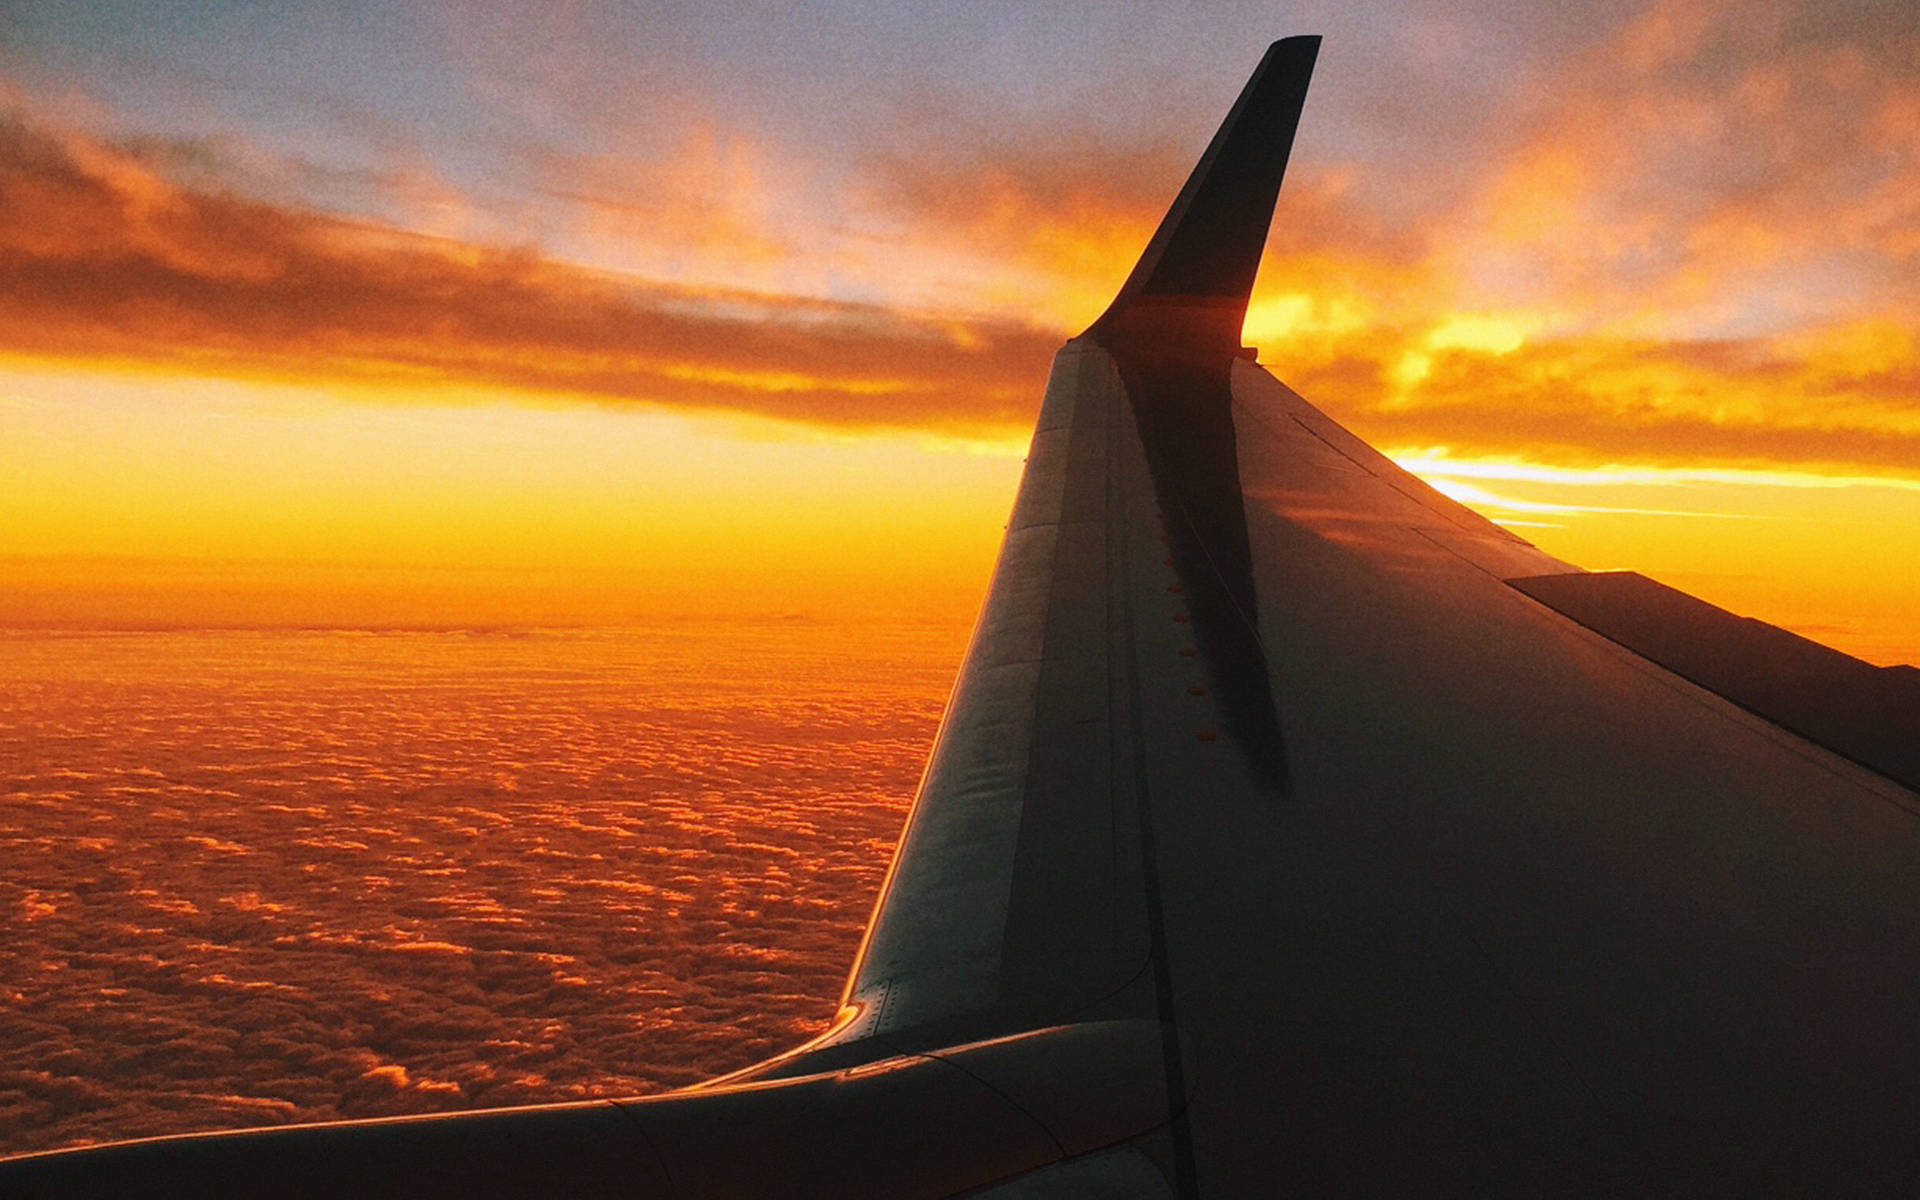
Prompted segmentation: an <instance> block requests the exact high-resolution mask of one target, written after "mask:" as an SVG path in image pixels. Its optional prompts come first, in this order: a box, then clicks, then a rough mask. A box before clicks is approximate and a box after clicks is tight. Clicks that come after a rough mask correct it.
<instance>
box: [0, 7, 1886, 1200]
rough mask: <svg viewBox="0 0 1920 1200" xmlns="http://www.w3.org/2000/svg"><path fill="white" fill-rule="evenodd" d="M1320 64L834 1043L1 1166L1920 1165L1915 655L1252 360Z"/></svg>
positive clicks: (1061, 543)
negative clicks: (1807, 614)
mask: <svg viewBox="0 0 1920 1200" xmlns="http://www.w3.org/2000/svg"><path fill="white" fill-rule="evenodd" d="M1317 49H1318V39H1315V38H1292V39H1287V40H1285V41H1282V42H1278V43H1276V44H1275V45H1274V46H1273V47H1272V48H1271V49H1270V50H1269V52H1268V53H1267V56H1266V57H1265V59H1264V60H1263V61H1262V62H1261V64H1260V67H1259V69H1258V70H1256V72H1255V73H1254V76H1253V78H1252V79H1251V80H1250V81H1249V83H1248V85H1247V87H1246V89H1245V91H1244V92H1243V93H1242V94H1241V96H1240V99H1239V101H1238V102H1237V103H1236V104H1235V106H1234V108H1233V110H1232V112H1231V113H1230V114H1229V115H1228V117H1227V120H1226V122H1225V124H1224V125H1223V126H1222V127H1221V129H1220V132H1219V133H1218V134H1217V135H1216V137H1215V138H1214V140H1213V142H1212V144H1211V145H1210V146H1209V147H1208V149H1207V151H1206V154H1205V155H1204V156H1203V157H1202V159H1201V160H1200V163H1199V165H1198V166H1197V167H1196V168H1195V170H1194V173H1193V176H1192V177H1191V178H1190V179H1189V180H1188V182H1187V184H1186V186H1185V188H1184V189H1183V190H1182V191H1181V193H1180V195H1179V198H1178V199H1177V200H1176V201H1175V203H1174V205H1173V207H1172V209H1171V210H1170V211H1169V213H1168V215H1167V218H1166V220H1165V221H1164V222H1163V224H1162V225H1161V227H1160V230H1159V231H1158V232H1157V233H1156V234H1155V235H1154V238H1153V240H1152V242H1151V243H1150V244H1149V246H1148V248H1147V251H1146V254H1145V255H1144V256H1143V258H1142V259H1141V262H1140V264H1139V266H1138V267H1137V268H1136V269H1135V270H1134V272H1133V274H1132V275H1131V276H1130V277H1129V279H1128V280H1127V282H1126V284H1125V285H1124V287H1123V288H1122V290H1121V292H1120V294H1119V295H1118V297H1117V298H1116V299H1115V301H1114V303H1113V306H1112V307H1111V308H1110V309H1109V310H1108V311H1107V313H1106V314H1105V315H1103V316H1102V317H1101V318H1100V320H1099V321H1098V322H1097V323H1096V324H1095V325H1094V326H1093V327H1092V328H1091V329H1089V330H1088V331H1087V332H1086V333H1085V334H1083V335H1081V336H1080V337H1077V338H1075V339H1073V340H1072V341H1070V342H1068V343H1067V345H1066V346H1065V348H1063V349H1062V350H1061V351H1060V354H1059V356H1058V357H1057V359H1056V360H1055V363H1054V367H1053V373H1052V377H1051V379H1050V380H1049V383H1048V386H1047V392H1046V398H1045V401H1044V403H1043V405H1042V408H1041V413H1040V419H1039V423H1038V427H1037V430H1036V432H1035V434H1034V439H1033V445H1032V451H1031V454H1030V457H1029V460H1028V464H1027V470H1026V474H1025V476H1024V478H1023V480H1022V483H1021V486H1020V491H1019V496H1018V500H1017V502H1016V504H1015V507H1014V510H1013V514H1012V518H1011V520H1010V522H1009V525H1008V530H1007V535H1006V541H1005V545H1004V548H1003V550H1002V553H1001V557H1000V561H999V564H998V566H997V567H996V570H995V575H994V580H993V584H992V587H991V589H990V592H989V596H988V600H987V603H986V607H985V610H984V612H983V613H982V616H981V618H980V622H979V625H978V627H977V629H976V631H975V634H974V638H973V643H972V646H971V648H970V649H969V651H968V653H967V657H966V661H965V665H964V668H963V670H962V673H961V676H960V679H959V682H958V684H957V686H956V688H955V691H954V695H953V700H952V703H951V705H950V707H949V711H948V713H947V716H946V719H945V722H944V724H943V726H942V728H941V731H940V734H939V737H938V740H937V742H936V745H935V748H934V751H933V755H932V758H931V760H930V762H929V764H928V767H927V772H926V776H925V778H924V781H923V783H922V786H921V789H920V793H919V796H918V798H917V800H916V802H915V805H914V808H913V811H912V814H911V817H910V818H909V821H908V825H907V829H906V832H905V835H904V836H903V838H902V841H901V844H900V848H899V851H898V854H897V857H896V859H895V862H894V864H893V869H892V871H891V872H890V874H889V877H888V881H887V884H886V887H885V889H884V891H883V893H882V896H881V898H880V901H879V904H878V906H877V908H876V910H875V913H874V917H873V921H872V924H871V926H870V928H869V931H868V935H867V938H866V941H865V943H864V945H863V947H862V949H861V952H860V955H859V959H858V961H857V963H856V964H855V966H854V969H853V972H852V976H851V978H850V980H849V982H848V987H847V993H846V997H845V1001H844V1004H843V1007H842V1009H841V1012H840V1016H839V1019H838V1020H836V1022H835V1025H834V1027H833V1029H832V1030H830V1031H829V1033H827V1034H826V1035H825V1036H824V1037H822V1038H820V1039H818V1040H816V1041H815V1042H813V1043H810V1044H809V1045H807V1046H804V1047H801V1048H799V1049H798V1050H796V1051H794V1052H792V1053H790V1054H788V1055H785V1056H782V1057H781V1058H778V1059H775V1060H773V1061H771V1062H769V1063H766V1064H763V1065H761V1066H760V1067H757V1068H753V1069H751V1070H749V1071H746V1072H742V1073H741V1074H739V1075H737V1076H733V1077H729V1078H727V1079H724V1080H720V1081H716V1082H715V1083H713V1084H709V1085H704V1086H703V1087H700V1088H696V1089H692V1090H690V1091H686V1092H681V1093H674V1094H670V1095H667V1096H662V1097H654V1098H647V1099H643V1100H638V1101H621V1102H617V1103H616V1102H603V1103H599V1104H591V1105H575V1106H559V1107H548V1108H540V1109H521V1110H505V1111H501V1112H496V1113H479V1114H466V1115H461V1116H453V1117H436V1118H427V1119H407V1120H399V1121H386V1122H369V1123H349V1124H342V1125H332V1126H315V1127H307V1128H304V1129H291V1130H273V1131H263V1132H258V1133H247V1134H240V1135H219V1136H209V1137H199V1138H184V1139H183V1138H172V1139H159V1140H154V1141H147V1142H138V1143H127V1144H123V1145H120V1146H112V1147H104V1148H96V1149H91V1150H85V1151H78V1152H69V1153H63V1154H54V1155H37V1156H31V1157H29V1158H25V1159H18V1160H13V1161H11V1162H9V1163H6V1164H0V1193H3V1194H5V1195H8V1196H15V1195H19V1196H41V1195H45V1196H56V1195H57V1196H62V1197H68V1196H77V1195H107V1194H112V1195H128V1196H132V1195H175V1194H196V1195H201V1196H215V1195H219V1196H226V1195H233V1196H239V1195H252V1194H256V1193H265V1192H268V1191H272V1192H274V1193H277V1194H281V1195H289V1196H294V1195H298V1196H321V1195H356V1196H372V1195H394V1196H399V1195H407V1196H437V1195H447V1196H454V1195H459V1196H533V1195H556V1196H558V1195H565V1196H589V1195H592V1196H599V1195H607V1196H613V1195H621V1196H648V1197H651V1196H663V1197H664V1196H675V1197H715V1198H718V1197H741V1196H776V1195H807V1196H812V1195H821V1196H825V1195H862V1196H876V1197H896V1196H898V1197H906V1196H915V1197H918V1196H929V1197H931V1196H944V1195H956V1194H967V1195H976V1196H983V1197H996V1198H1000V1200H1007V1198H1011V1197H1025V1196H1055V1195H1075V1196H1114V1197H1122V1196H1130V1197H1144V1196H1160V1197H1182V1198H1188V1197H1216V1196H1229V1197H1239V1196H1255V1195H1267V1194H1273V1193H1276V1192H1280V1191H1288V1192H1298V1193H1312V1194H1341V1195H1345V1194H1353V1193H1365V1192H1392V1193H1455V1194H1457V1193H1487V1192H1522V1193H1540V1192H1545V1191H1547V1190H1549V1189H1551V1190H1555V1191H1568V1190H1572V1191H1578V1192H1607V1193H1629V1192H1631V1193H1649V1192H1657V1193H1700V1192H1712V1193H1749V1192H1755V1191H1767V1192H1779V1191H1818V1192H1821V1193H1860V1192H1892V1191H1894V1190H1896V1189H1900V1190H1903V1191H1904V1190H1905V1188H1906V1187H1907V1186H1910V1181H1911V1179H1912V1178H1914V1177H1915V1174H1916V1171H1920V1139H1917V1138H1915V1136H1914V1130H1915V1128H1916V1127H1920V988H1916V984H1917V983H1920V872H1916V870H1915V868H1916V866H1920V836H1917V835H1920V828H1917V827H1916V820H1917V818H1916V813H1920V793H1917V792H1916V790H1915V789H1916V788H1917V787H1920V777H1917V775H1920V772H1916V771H1915V770H1914V753H1913V747H1914V746H1915V745H1916V744H1920V736H1915V737H1912V738H1909V737H1908V734H1910V733H1911V734H1916V735H1920V729H1916V724H1915V723H1916V721H1920V717H1916V715H1915V714H1916V713H1920V704H1915V703H1913V699H1914V696H1915V693H1914V692H1913V690H1912V689H1913V687H1914V685H1913V682H1912V679H1911V678H1910V677H1909V676H1907V675H1902V674H1900V673H1898V672H1894V673H1892V674H1879V673H1876V672H1879V670H1880V669H1878V668H1872V667H1869V666H1867V665H1866V664H1862V663H1857V662H1856V661H1855V660H1850V659H1845V656H1837V655H1834V654H1833V652H1830V651H1824V650H1820V652H1818V653H1809V652H1806V651H1804V649H1803V648H1800V647H1797V646H1790V645H1789V644H1788V643H1784V642H1781V641H1779V639H1778V638H1775V637H1773V636H1771V635H1770V634H1767V633H1764V632H1758V631H1763V630H1764V629H1765V628H1766V627H1760V626H1757V624H1756V623H1751V622H1749V623H1745V624H1742V623H1741V622H1740V621H1739V620H1738V619H1737V618H1733V617H1731V616H1729V615H1727V614H1719V615H1718V616H1715V615H1714V614H1716V613H1718V610H1711V611H1703V610H1707V609H1708V608H1709V606H1704V605H1699V603H1698V602H1697V601H1691V600H1690V599H1688V598H1686V597H1680V599H1679V600H1678V601H1674V600H1672V598H1671V597H1669V596H1667V595H1666V594H1665V590H1664V589H1658V585H1652V584H1650V583H1649V582H1648V581H1640V582H1639V583H1635V582H1634V581H1633V579H1637V578H1638V577H1633V579H1628V580H1626V581H1625V582H1622V577H1620V576H1614V575H1589V574H1586V573H1583V572H1579V571H1577V570H1576V569H1575V568H1573V567H1571V566H1569V565H1568V564H1565V563H1562V562H1559V561H1558V560H1556V559H1554V558H1552V557H1551V556H1549V555H1547V554H1545V553H1543V552H1542V551H1540V550H1539V549H1537V548H1535V547H1533V546H1531V545H1529V544H1528V543H1526V542H1525V541H1523V540H1521V539H1519V538H1517V537H1515V536H1514V535H1513V534H1511V533H1510V532H1508V531H1506V530H1503V529H1501V528H1500V527H1498V526H1495V525H1493V524H1491V523H1489V522H1487V521H1486V520H1484V519H1482V518H1480V517H1479V516H1477V515H1475V514H1474V513H1472V512H1470V511H1469V510H1467V509H1465V508H1462V507H1461V506H1459V505H1457V504H1455V503H1453V502H1452V501H1450V500H1447V499H1446V498H1444V497H1442V496H1440V495H1438V494H1437V493H1435V492H1434V491H1433V490H1432V489H1430V488H1428V487H1426V486H1425V485H1424V484H1422V483H1421V482H1420V481H1419V480H1417V479H1415V478H1414V477H1412V476H1411V475H1408V474H1407V473H1406V472H1404V471H1402V470H1400V469H1399V468H1397V467H1396V466H1394V465H1393V464H1392V463H1391V462H1389V461H1388V460H1386V459H1385V458H1383V457H1382V456H1381V455H1380V454H1378V453H1377V452H1375V451H1374V450H1372V449H1371V448H1370V447H1368V446H1367V445H1365V444H1364V443H1363V442H1362V441H1360V440H1359V439H1358V438H1356V437H1354V436H1353V435H1352V434H1350V433H1348V432H1347V431H1346V430H1344V429H1342V428H1341V427H1340V426H1339V425H1337V424H1335V423H1334V422H1333V421H1331V420H1330V419H1328V418H1327V417H1326V416H1325V415H1324V414H1322V413H1320V412H1319V411H1318V410H1316V409H1314V408H1313V407H1312V406H1311V405H1309V404H1308V403H1307V402H1306V401H1305V400H1303V399H1301V398H1300V397H1299V396H1298V395H1296V394H1295V393H1294V392H1293V391H1292V390H1290V389H1289V388H1287V387H1286V386H1285V385H1284V384H1283V383H1281V382H1280V381H1278V380H1277V379H1275V378H1274V377H1273V376H1272V375H1270V374H1268V373H1267V372H1266V371H1265V370H1263V369H1262V368H1261V367H1260V366H1258V365H1256V363H1255V362H1254V361H1253V356H1252V354H1251V353H1250V352H1248V351H1246V350H1245V349H1244V348H1243V347H1242V346H1241V345H1240V332H1241V321H1242V318H1243V317H1244V313H1245V308H1246V301H1247V296H1248V292H1249V290H1250V288H1251V285H1252V281H1253V276H1254V272H1255V270H1256V268H1257V266H1258V263H1259V257H1260V253H1261V248H1262V246H1263V244H1264V242H1265V238H1266V234H1267V230H1268V225H1269V222H1270V220H1271V217H1272V212H1273V205H1274V198H1275V196H1276V194H1277V192H1278V189H1279V186H1280V181H1281V176H1282V173H1283V171H1284V169H1285V165H1286V161H1287V157H1288V154H1289V152H1290V150H1291V145H1292V141H1293V134H1294V130H1295V125H1296V123H1297V121H1298V118H1299V115H1300V110H1301V105H1302V103H1303V100H1304V97H1305V93H1306V88H1307V82H1308V78H1309V76H1310V74H1311V71H1312V66H1313V62H1314V58H1315V54H1316V52H1317ZM1643 584H1645V586H1642V585H1643ZM1650 589H1651V590H1650ZM1674 595H1676V596H1677V595H1678V594H1677V593H1675V594H1674ZM1676 605H1677V607H1676ZM1690 605H1691V606H1697V607H1690ZM1729 622H1731V625H1729ZM1773 633H1775V634H1780V637H1786V638H1791V635H1786V634H1783V633H1780V631H1773ZM1796 641H1797V640H1796ZM1816 649H1817V650H1818V649H1819V648H1816ZM1816 660H1817V661H1816ZM1862 672H1865V673H1864V674H1863V673H1862ZM1809 679H1811V680H1813V681H1814V682H1813V683H1807V682H1805V681H1806V680H1809ZM1796 681H1798V682H1796ZM182 1187H187V1188H190V1189H191V1192H190V1193H183V1192H181V1191H180V1189H181V1188H182Z"/></svg>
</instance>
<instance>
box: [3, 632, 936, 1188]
mask: <svg viewBox="0 0 1920 1200" xmlns="http://www.w3.org/2000/svg"><path fill="white" fill-rule="evenodd" d="M961 635H962V634H961V631H959V630H953V629H942V630H934V631H929V630H925V629H917V628H915V629H898V630H890V629H884V628H882V629H874V628H855V627H852V626H844V627H825V626H818V625H811V624H805V623H792V622H789V623H783V624H780V625H777V626H765V627H755V626H745V625H742V626H732V627H728V626H724V625H705V626H701V625H692V626H689V625H680V626H676V627H673V628H663V629H658V630H653V631H625V632H618V633H614V632H600V633H554V634H540V633H530V634H521V635H515V636H509V635H505V634H493V635H468V634H458V633H455V634H420V633H389V634H379V633H333V634H325V633H305V634H303V633H280V634H260V635H236V634H232V633H211V634H207V633H194V632H182V633H171V634H152V635H86V636H60V635H18V634H16V635H10V636H8V637H7V638H6V645H5V650H6V653H5V654H4V655H3V656H0V663H3V664H4V665H3V666H0V683H3V684H4V687H0V696H4V699H3V700H0V758H4V760H5V761H6V762H8V763H9V770H8V773H7V782H6V784H5V785H4V786H5V790H4V792H0V799H3V800H4V814H5V816H4V819H0V862H4V863H5V864H6V870H5V871H4V872H0V911H3V912H5V913H6V920H7V928H8V936H7V938H6V940H5V944H4V946H0V967H3V968H4V969H3V970H0V979H4V983H0V1042H4V1044H5V1045H6V1046H8V1048H9V1054H8V1057H7V1062H6V1063H5V1064H4V1065H0V1129H3V1130H5V1131H6V1132H5V1135H4V1138H0V1153H9V1152H19V1151H25V1150H32V1149H41V1148H50V1147H54V1146H60V1145H70V1144H76V1143H80V1142H88V1141H100V1140H107V1139H113V1138H125V1137H135V1136H141V1135H148V1134H158V1133H167V1132H182V1131H188V1130H194V1129H201V1128H232V1127H239V1126H246V1125H261V1124H277V1123H283V1122H288V1121H297V1120H320V1119H328V1118H334V1117H357V1116H377V1115H384V1114H391V1113H406V1112H432V1111H442V1110H451V1109H463V1108H473V1107H480V1106H484V1105H502V1104H514V1103H526V1102H535V1101H549V1100H567V1099H577V1098H582V1097H589V1096H605V1095H620V1094H633V1093H640V1092H646V1091H652V1090H657V1089H660V1088H664V1087H669V1086H674V1085H679V1084H685V1083H691V1082H694V1081H696V1080H699V1079H702V1078H705V1077H707V1076H710V1075H712V1074H716V1073H719V1072H723V1071H726V1070H730V1069H733V1068H737V1067H741V1066H745V1065H747V1064H749V1063H751V1062H754V1061H756V1060H758V1059H759V1058H762V1057H765V1056H767V1055H770V1054H772V1053H774V1052H777V1051H779V1050H783V1049H786V1048H787V1047H789V1046H791V1045H793V1044H796V1043H797V1042H798V1041H800V1040H802V1039H804V1038H805V1037H806V1036H808V1035H810V1034H812V1033H816V1032H818V1031H819V1030H821V1029H822V1028H824V1027H825V1024H826V1022H827V1020H828V1019H829V1018H830V1017H831V1016H832V1013H833V1009H834V1006H835V1004H836V1002H837V999H838V995H839V989H840V985H841V982H842V980H843V979H844V977H845V973H846V971H847V968H848V965H849V963H850V962H851V960H852V956H853V952H854V948H855V946H856V945H857V943H858V941H859V937H860V932H861V930H862V929H863V928H864V926H865V924H866V918H867V914H868V911H869V909H870V907H871V904H872V902H873V897H874V894H875V891H876V890H877V888H878V886H879V883H880V879H881V877H882V875H883V874H884V873H885V871H886V867H887V863H888V861H889V858H890V856H891V852H892V846H893V843H894V841H895V839H896V838H897V836H898V832H899V825H900V822H901V820H902V817H903V814H904V811H905V804H906V802H907V800H908V799H909V798H910V796H911V794H912V790H913V787H914V784H915V781H916V779H917V777H918V772H919V769H920V764H921V761H922V758H923V756H924V754H925V751H926V746H927V743H928V741H929V740H930V738H931V736H932V732H933V726H934V722H935V720H936V718H937V716H938V713H939V710H940V706H941V702H942V699H943V697H944V694H945V689H946V686H947V683H948V681H949V676H950V674H951V671H952V666H953V661H954V660H955V659H956V658H957V656H958V653H959V646H958V644H957V638H958V637H959V636H961ZM736 658H740V659H748V660H750V661H751V662H752V663H753V672H752V673H751V675H745V674H741V673H740V672H738V671H736V670H734V669H732V668H731V667H730V666H728V665H727V664H729V663H732V662H734V661H736Z"/></svg>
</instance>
